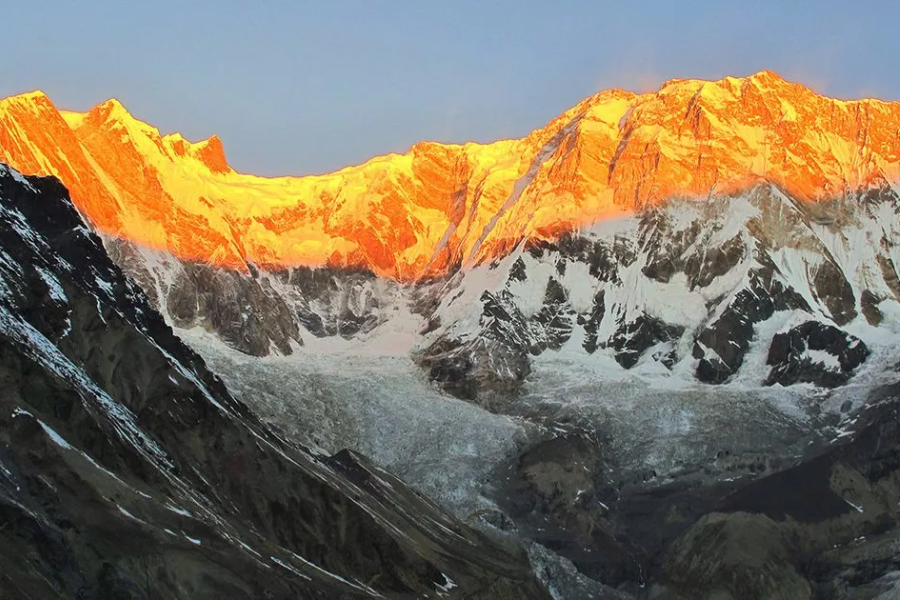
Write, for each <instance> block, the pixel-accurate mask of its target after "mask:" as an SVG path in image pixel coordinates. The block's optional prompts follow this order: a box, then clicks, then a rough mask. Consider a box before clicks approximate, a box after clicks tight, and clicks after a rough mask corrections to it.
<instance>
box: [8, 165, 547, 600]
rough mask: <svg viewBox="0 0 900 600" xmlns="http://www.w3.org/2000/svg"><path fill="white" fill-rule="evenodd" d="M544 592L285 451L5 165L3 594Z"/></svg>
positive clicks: (471, 546)
mask: <svg viewBox="0 0 900 600" xmlns="http://www.w3.org/2000/svg"><path fill="white" fill-rule="evenodd" d="M366 596H369V597H392V598H393V597H416V598H422V597H464V598H543V597H546V593H545V592H544V591H543V589H542V588H541V587H540V585H539V584H538V583H537V581H536V580H535V578H534V576H533V574H532V572H531V569H530V565H529V563H528V560H527V557H526V555H525V553H524V552H523V551H522V549H521V548H519V547H518V546H515V545H514V544H511V543H506V542H502V541H497V540H494V539H491V538H488V537H486V536H485V535H484V534H482V533H479V532H477V531H475V530H473V529H471V528H468V527H466V526H465V525H463V524H462V523H460V522H458V521H456V520H455V519H453V518H452V517H450V516H448V515H447V514H446V513H444V512H443V511H442V510H440V509H439V508H437V507H436V506H435V505H434V504H432V503H431V502H429V501H427V500H426V499H424V498H422V497H421V496H420V495H419V494H417V493H416V492H414V491H412V490H411V489H410V488H408V487H406V486H405V485H404V484H403V483H402V482H401V481H400V480H398V479H396V478H393V477H391V476H390V475H388V474H387V473H385V472H383V471H381V470H379V469H377V468H376V467H374V466H372V465H371V464H370V463H369V462H368V461H366V460H365V459H364V458H362V457H359V456H358V455H355V454H353V453H349V452H347V453H342V454H339V455H337V456H335V457H333V458H332V457H327V456H323V455H320V454H316V453H315V452H312V451H310V450H307V449H304V448H302V447H299V446H296V445H293V444H291V443H288V442H287V441H285V440H283V439H281V438H280V437H279V436H278V435H277V434H275V433H274V432H273V431H271V430H270V429H269V428H267V427H266V426H265V425H263V424H262V423H261V422H260V421H259V420H258V419H257V418H256V417H255V416H254V415H253V414H252V413H251V412H250V410H249V409H248V408H247V407H246V406H245V405H243V404H242V403H240V402H238V401H236V400H235V399H234V398H233V397H232V396H231V395H230V394H229V392H228V391H227V390H226V389H225V387H224V385H223V384H222V383H221V381H220V380H219V379H218V378H217V377H216V376H214V375H213V374H212V373H211V372H210V371H209V370H208V369H207V368H206V366H205V365H204V363H203V361H202V359H200V358H199V357H198V356H197V355H196V354H195V353H194V352H193V351H192V350H190V349H189V348H188V347H187V346H186V345H185V344H183V343H182V342H181V341H180V340H179V339H178V338H177V337H175V336H174V334H173V333H172V330H171V329H170V328H169V326H168V325H166V324H165V322H164V321H163V319H162V318H161V317H160V316H159V314H158V313H157V312H156V311H155V310H154V309H153V308H152V307H151V305H150V304H149V303H148V301H147V299H146V297H145V296H144V294H143V292H141V291H140V289H139V288H138V287H137V286H135V285H134V284H132V283H131V282H130V281H129V280H127V279H126V278H125V277H124V276H123V275H122V273H121V271H120V270H119V268H118V267H116V266H115V265H114V264H113V263H112V262H111V260H110V259H109V257H108V256H107V254H106V252H105V251H104V249H103V246H102V245H101V243H100V240H99V239H98V238H97V237H96V236H95V235H94V234H93V233H91V232H90V230H89V229H88V228H86V227H85V226H84V224H83V222H82V220H81V218H80V217H79V215H78V213H77V212H76V210H75V208H74V207H73V205H72V203H71V202H70V201H69V199H68V194H67V192H66V190H65V189H64V188H63V186H62V185H61V184H60V183H59V182H57V181H56V180H54V179H50V178H35V177H28V178H25V177H22V176H20V175H19V174H18V173H16V172H15V171H12V170H10V169H8V168H7V167H5V166H3V165H0V597H2V598H3V599H4V600H7V599H17V598H28V599H36V598H79V599H92V598H98V599H99V598H102V599H112V598H116V599H120V598H121V599H135V600H137V599H151V598H152V599H154V600H155V599H161V598H184V599H188V598H191V599H194V598H351V597H366Z"/></svg>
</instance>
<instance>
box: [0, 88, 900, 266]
mask: <svg viewBox="0 0 900 600" xmlns="http://www.w3.org/2000/svg"><path fill="white" fill-rule="evenodd" d="M898 128H900V104H897V103H888V102H881V101H878V100H861V101H840V100H834V99H829V98H825V97H823V96H820V95H817V94H815V93H814V92H812V91H811V90H809V89H807V88H805V87H803V86H801V85H797V84H794V83H789V82H787V81H785V80H783V79H782V78H780V77H779V76H778V75H776V74H774V73H771V72H767V71H763V72H760V73H757V74H755V75H753V76H750V77H746V78H732V77H728V78H725V79H722V80H720V81H715V82H706V81H699V80H673V81H670V82H667V83H665V84H664V85H663V86H662V88H661V89H660V90H659V91H658V92H656V93H650V94H641V95H637V94H634V93H631V92H624V91H621V90H611V91H608V92H601V93H599V94H597V95H596V96H593V97H591V98H589V99H587V100H585V101H584V102H582V103H580V104H579V105H577V106H576V107H574V108H572V109H571V110H569V111H567V112H565V113H564V114H563V115H561V116H560V117H559V118H557V119H555V120H553V121H552V122H551V123H549V124H548V125H547V126H546V127H544V128H541V129H538V130H535V131H534V132H532V133H531V134H529V135H528V136H526V137H524V138H522V139H519V140H503V141H499V142H495V143H492V144H465V145H445V144H437V143H430V142H425V143H421V144H417V145H415V146H413V147H412V148H411V149H410V150H409V152H407V153H406V154H403V155H388V156H383V157H378V158H374V159H372V160H370V161H368V162H366V163H364V164H362V165H359V166H356V167H348V168H346V169H343V170H341V171H338V172H336V173H332V174H328V175H321V176H310V177H301V178H291V177H282V178H273V179H265V178H260V177H253V176H250V175H243V174H238V173H236V172H234V171H233V170H231V169H230V167H228V164H227V161H226V159H225V155H224V151H223V149H222V145H221V142H220V141H219V140H218V138H216V137H212V138H210V139H208V140H205V141H203V142H200V143H198V144H192V143H190V142H187V141H186V140H184V139H183V138H182V137H181V136H180V135H178V134H172V135H166V136H163V135H161V134H160V133H159V131H157V130H156V129H155V128H153V127H151V126H149V125H147V124H145V123H142V122H140V121H138V120H137V119H135V118H133V117H132V116H131V115H130V114H129V113H128V112H127V111H126V110H125V108H124V107H123V106H122V105H121V104H120V103H119V102H117V101H115V100H111V101H108V102H105V103H103V104H100V105H98V106H97V107H95V108H94V109H92V110H91V111H89V112H87V113H83V114H82V113H71V112H61V111H58V110H57V109H56V108H55V107H54V106H53V104H52V102H51V101H50V100H49V99H48V98H47V97H46V96H45V95H43V94H41V93H32V94H26V95H23V96H17V97H12V98H9V99H7V100H4V101H2V103H0V160H4V161H6V162H8V163H9V164H11V165H12V166H14V167H17V168H19V169H20V170H21V171H23V172H26V173H36V174H52V175H56V176H58V177H60V179H61V180H62V181H63V182H64V183H65V184H66V185H67V186H68V187H69V188H70V189H71V190H72V195H73V199H74V200H75V202H76V204H77V205H78V207H79V209H80V210H81V211H82V212H83V213H84V214H85V215H87V217H88V218H89V219H90V220H91V221H92V222H93V224H94V225H95V226H96V227H97V228H98V229H99V230H100V231H102V232H103V233H105V234H108V235H111V236H114V237H121V238H125V239H129V240H131V241H134V242H137V243H139V244H141V245H144V246H148V247H151V248H155V249H161V250H166V251H169V252H171V253H172V254H174V255H175V256H176V257H178V258H180V259H186V260H189V261H199V262H208V263H213V264H217V265H222V266H227V267H232V268H238V269H244V270H245V269H247V268H248V264H259V265H264V266H266V267H267V268H271V269H277V268H281V267H290V266H296V265H301V264H302V265H308V266H321V265H325V264H329V265H334V266H355V267H365V268H368V269H370V270H372V271H374V272H376V273H377V274H379V275H385V276H389V277H393V278H398V279H401V280H415V279H419V278H421V277H423V276H431V275H443V274H445V273H447V272H448V271H452V270H453V269H454V268H455V267H456V266H458V265H460V264H465V265H470V264H477V263H481V262H485V261H488V262H489V261H490V260H492V259H495V258H498V257H500V256H503V255H505V254H506V253H507V252H509V251H510V250H511V249H512V248H514V247H515V246H516V245H517V244H518V243H519V242H520V241H521V240H522V239H530V240H552V239H554V238H555V237H557V236H559V235H561V234H564V233H567V232H570V231H573V230H577V229H578V228H581V227H584V226H588V225H590V224H592V223H595V222H598V221H601V220H604V219H607V218H610V217H614V216H621V215H627V214H632V213H634V212H635V211H640V210H642V209H644V208H646V207H650V206H656V205H659V204H660V203H663V202H665V201H667V200H668V199H669V198H671V197H672V196H692V197H706V196H708V195H710V194H715V193H732V192H735V191H739V190H744V189H746V188H748V187H752V185H754V184H755V182H756V181H757V180H758V179H759V178H764V179H766V180H768V181H771V182H774V183H775V184H777V185H778V186H779V187H781V188H782V189H784V190H785V191H786V192H787V193H789V194H791V195H792V196H793V197H795V198H798V199H800V200H804V201H809V200H821V199H831V198H835V197H839V196H841V195H843V194H844V193H846V192H847V191H848V190H855V189H857V188H860V187H862V188H867V187H869V186H872V185H875V186H876V187H877V186H878V185H879V184H880V182H881V181H888V182H891V183H893V182H896V181H897V180H898V176H900V137H898V135H897V131H898Z"/></svg>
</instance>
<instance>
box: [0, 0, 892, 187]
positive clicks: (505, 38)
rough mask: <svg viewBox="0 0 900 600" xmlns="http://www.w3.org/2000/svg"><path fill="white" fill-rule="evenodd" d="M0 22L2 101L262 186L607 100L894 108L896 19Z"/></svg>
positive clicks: (15, 14)
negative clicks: (769, 97) (778, 99)
mask: <svg viewBox="0 0 900 600" xmlns="http://www.w3.org/2000/svg"><path fill="white" fill-rule="evenodd" d="M34 4H35V3H29V2H18V3H14V4H12V5H11V6H8V7H4V15H5V20H6V21H7V22H8V23H11V24H15V25H13V26H11V27H8V28H7V31H6V33H5V35H4V37H2V38H0V57H3V58H2V59H0V60H2V66H3V68H2V69H0V73H2V74H3V77H2V78H0V97H6V96H10V95H14V94H17V93H22V92H26V91H30V90H33V89H42V90H44V91H45V92H46V93H47V94H48V95H49V96H50V98H51V99H52V100H53V102H54V103H55V104H56V105H57V106H58V107H59V108H60V109H66V110H78V111H85V110H88V109H89V108H91V107H92V106H94V105H96V104H98V103H100V102H102V101H103V100H106V99H108V98H110V97H116V98H118V99H119V100H121V101H122V103H123V104H124V105H125V106H126V107H127V108H128V110H129V111H130V112H131V113H132V114H133V115H134V116H135V117H136V118H138V119H140V120H142V121H146V122H148V123H151V124H153V125H154V126H157V127H159V128H160V130H161V132H162V133H164V134H165V133H169V132H172V131H176V130H177V131H180V132H181V133H183V134H184V135H185V136H186V137H188V138H189V139H192V140H199V139H204V138H206V137H209V136H210V135H213V134H216V135H218V136H219V137H220V138H221V139H222V141H223V144H224V146H225V150H226V153H227V155H228V159H229V162H230V163H231V164H232V166H233V167H234V168H235V169H237V170H239V171H242V172H251V173H258V174H261V175H280V174H296V175H299V174H311V173H323V172H327V171H333V170H337V169H340V168H342V167H345V166H348V165H351V164H358V163H361V162H363V161H365V160H366V159H368V158H370V157H372V156H376V155H381V154H387V153H391V152H404V151H406V150H407V149H408V148H409V147H410V146H411V145H412V144H414V143H416V142H418V141H422V140H434V141H440V142H448V143H449V142H467V141H476V142H488V141H493V140H496V139H502V138H518V137H522V136H524V135H526V134H527V133H528V132H530V131H531V130H533V129H535V128H537V127H541V126H543V125H544V124H546V123H547V122H548V121H550V120H552V119H553V118H555V117H556V116H558V115H559V114H560V113H562V112H563V111H565V110H567V109H569V108H571V107H572V106H574V105H575V104H577V103H578V102H580V101H581V100H583V99H585V98H587V97H589V96H591V95H592V94H594V93H596V92H598V91H600V90H603V89H608V88H624V89H630V90H633V91H636V92H647V91H653V90H655V89H657V88H658V87H659V86H660V85H661V84H662V83H663V82H664V81H666V80H669V79H695V78H696V79H712V80H715V79H720V78H721V77H724V76H726V75H736V76H745V75H749V74H751V73H754V72H756V71H759V70H762V69H771V70H774V71H777V72H779V73H780V74H781V75H782V76H784V77H785V78H786V79H788V80H791V81H795V82H797V83H802V84H804V85H806V86H808V87H810V88H812V89H813V90H814V91H816V92H819V93H822V94H826V95H829V96H834V97H838V98H845V99H849V98H861V97H878V98H881V99H883V100H897V99H900V78H897V77H893V76H891V75H890V73H892V72H893V67H894V65H895V64H896V63H897V59H898V58H900V46H898V45H897V44H896V43H892V40H895V34H894V32H893V23H897V22H900V5H897V4H895V3H891V2H887V1H881V0H877V1H876V0H869V1H862V2H858V3H856V4H855V5H850V3H846V2H838V1H833V0H822V1H821V2H817V3H816V5H815V6H812V7H806V6H800V5H799V3H797V5H793V6H786V5H785V4H784V3H782V2H774V1H770V0H760V1H759V2H755V3H753V5H752V6H748V5H747V3H741V2H723V1H718V2H714V1H696V2H684V3H678V4H677V5H674V4H670V3H668V2H661V1H657V2H645V3H641V4H637V3H634V6H624V5H610V4H608V3H597V2H586V1H585V2H575V1H571V0H570V1H566V0H562V1H560V2H557V3H553V4H552V5H549V3H541V2H536V1H526V2H516V3H513V2H495V3H479V2H473V1H470V0H459V1H457V2H454V3H452V4H437V3H421V2H411V1H409V0H398V1H397V2H393V3H390V4H383V3H371V2H364V1H362V0H356V1H345V2H336V3H331V5H329V6H324V5H321V4H319V3H314V2H295V3H290V2H281V1H275V0H273V1H272V2H269V3H266V4H265V5H250V4H249V3H238V2H233V1H226V2H212V0H198V1H197V2H194V3H190V5H184V4H181V3H176V2H173V1H171V0H163V1H160V2H157V3H154V4H153V5H146V4H145V5H134V6H129V5H123V4H122V3H118V2H113V1H111V0H96V1H94V2H91V3H88V4H85V3H79V4H71V3H67V2H63V1H62V0H49V1H46V2H43V3H41V4H40V5H39V6H35V5H34Z"/></svg>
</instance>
